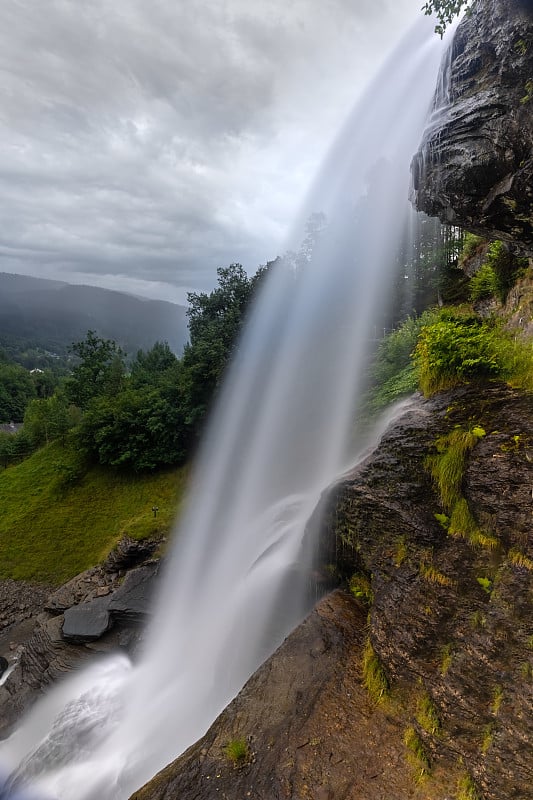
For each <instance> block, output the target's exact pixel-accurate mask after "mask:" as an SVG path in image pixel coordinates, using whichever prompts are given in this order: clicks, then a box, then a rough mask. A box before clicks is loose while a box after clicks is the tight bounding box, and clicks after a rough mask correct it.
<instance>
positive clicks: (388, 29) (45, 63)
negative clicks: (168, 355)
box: [0, 0, 422, 302]
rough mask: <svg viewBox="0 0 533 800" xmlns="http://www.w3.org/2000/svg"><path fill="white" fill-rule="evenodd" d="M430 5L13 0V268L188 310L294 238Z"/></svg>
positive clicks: (9, 159) (6, 78)
mask: <svg viewBox="0 0 533 800" xmlns="http://www.w3.org/2000/svg"><path fill="white" fill-rule="evenodd" d="M421 5H422V0H320V1H319V0H1V2H0V37H1V39H2V41H1V46H0V70H1V77H0V92H1V98H0V126H1V127H0V175H1V186H2V190H1V194H0V271H2V272H20V273H25V274H29V275H37V276H40V277H47V278H57V279H62V280H66V281H69V282H74V283H88V284H93V285H98V286H104V287H106V288H112V289H120V290H122V291H129V292H134V293H136V294H140V295H144V296H147V297H158V298H161V299H167V300H174V301H176V302H186V292H187V291H188V290H199V289H201V290H209V289H210V288H212V287H213V285H214V284H215V282H216V268H217V266H224V265H227V264H229V263H231V262H233V261H238V262H240V263H242V264H244V266H245V267H246V269H247V270H248V271H249V272H254V271H255V269H256V267H257V266H258V265H259V264H261V263H265V262H266V261H267V260H269V259H272V258H274V257H275V256H276V255H278V254H279V253H281V252H282V251H283V249H284V246H285V244H284V239H285V236H286V233H287V230H288V228H289V226H290V224H291V221H292V219H293V218H294V216H295V214H296V213H297V211H298V208H299V206H300V204H301V203H302V201H303V198H304V196H305V192H306V189H307V188H308V186H309V184H310V183H311V181H312V179H313V176H314V174H315V173H316V170H317V168H318V166H319V165H320V162H321V159H322V158H323V156H324V155H325V153H326V151H327V149H328V147H329V145H330V144H331V141H332V139H333V137H334V135H335V132H336V131H337V130H338V128H339V126H340V125H341V124H342V122H343V120H344V119H345V118H346V116H347V115H348V113H349V111H350V108H351V106H352V105H353V103H354V101H355V100H356V98H357V96H358V95H359V94H360V93H361V92H362V90H363V89H364V86H365V84H366V82H367V80H368V79H369V78H370V77H371V76H372V75H373V74H374V73H375V71H376V69H377V68H378V66H379V65H380V63H381V62H382V61H383V60H384V58H385V56H386V55H387V53H388V52H389V51H390V49H391V48H392V47H393V46H394V44H395V43H396V42H397V41H398V38H399V37H400V35H401V34H402V33H403V32H404V31H405V29H406V28H408V27H410V25H411V24H412V23H413V22H414V21H415V20H416V19H417V17H418V15H419V14H420V10H419V9H420V6H421Z"/></svg>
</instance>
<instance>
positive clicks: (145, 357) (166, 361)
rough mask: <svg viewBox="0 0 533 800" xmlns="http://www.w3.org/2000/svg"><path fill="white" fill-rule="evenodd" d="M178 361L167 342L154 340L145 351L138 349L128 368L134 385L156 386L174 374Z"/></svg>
mask: <svg viewBox="0 0 533 800" xmlns="http://www.w3.org/2000/svg"><path fill="white" fill-rule="evenodd" d="M178 364H179V361H178V359H177V357H176V356H175V355H174V353H173V352H172V350H171V349H170V347H169V346H168V343H167V342H156V343H155V344H154V346H153V347H152V348H151V350H148V351H147V352H146V353H145V352H144V351H143V350H139V351H138V352H137V355H136V356H135V359H134V361H133V362H132V364H131V368H130V380H131V384H132V385H133V386H135V387H140V386H157V385H159V384H161V383H162V382H163V383H164V382H165V381H166V380H168V379H169V377H172V376H174V375H175V373H176V370H177V368H178Z"/></svg>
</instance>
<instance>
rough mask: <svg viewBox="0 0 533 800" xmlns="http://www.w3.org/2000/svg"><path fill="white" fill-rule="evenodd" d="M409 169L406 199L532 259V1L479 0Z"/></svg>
mask: <svg viewBox="0 0 533 800" xmlns="http://www.w3.org/2000/svg"><path fill="white" fill-rule="evenodd" d="M450 56H451V61H450V63H449V65H448V69H447V73H448V78H449V83H448V90H447V93H445V94H444V95H443V94H442V93H440V94H439V96H438V97H437V100H436V102H437V103H438V104H440V108H438V109H436V111H435V113H434V115H433V119H432V121H431V124H430V126H429V128H428V130H427V132H426V134H425V136H424V140H423V142H422V145H421V147H420V150H419V152H418V154H417V155H416V156H415V158H414V160H413V165H412V172H413V184H414V202H415V205H416V207H417V208H418V209H419V210H420V211H425V212H426V213H428V214H429V215H430V216H438V217H440V219H441V220H442V221H443V222H447V223H452V224H454V225H459V226H460V227H463V228H466V229H467V230H470V231H473V232H476V233H479V234H480V235H482V236H485V237H486V238H489V239H503V240H506V241H509V242H512V243H514V244H515V245H516V246H518V247H519V248H520V249H521V250H522V252H523V253H524V254H526V255H533V216H532V212H533V208H532V202H533V185H532V178H533V154H532V146H533V4H532V3H531V2H530V0H478V2H476V3H474V6H473V10H472V13H471V15H469V16H466V17H465V19H464V20H463V21H462V22H461V24H460V25H459V27H458V29H457V32H456V34H455V37H454V40H453V45H452V49H451V53H450Z"/></svg>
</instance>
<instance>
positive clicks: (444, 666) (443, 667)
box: [440, 644, 453, 676]
mask: <svg viewBox="0 0 533 800" xmlns="http://www.w3.org/2000/svg"><path fill="white" fill-rule="evenodd" d="M452 661H453V647H452V645H451V644H446V645H444V647H443V648H442V654H441V662H440V674H441V675H442V676H444V675H446V673H447V672H448V670H449V669H450V667H451V665H452Z"/></svg>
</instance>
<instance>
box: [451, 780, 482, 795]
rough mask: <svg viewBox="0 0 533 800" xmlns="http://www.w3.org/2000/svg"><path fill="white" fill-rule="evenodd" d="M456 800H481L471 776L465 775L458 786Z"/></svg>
mask: <svg viewBox="0 0 533 800" xmlns="http://www.w3.org/2000/svg"><path fill="white" fill-rule="evenodd" d="M455 797H456V800H479V794H478V793H477V789H476V785H475V783H474V781H473V780H472V778H471V777H470V775H463V776H462V777H461V778H460V779H459V782H458V784H457V794H456V796H455Z"/></svg>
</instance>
